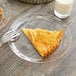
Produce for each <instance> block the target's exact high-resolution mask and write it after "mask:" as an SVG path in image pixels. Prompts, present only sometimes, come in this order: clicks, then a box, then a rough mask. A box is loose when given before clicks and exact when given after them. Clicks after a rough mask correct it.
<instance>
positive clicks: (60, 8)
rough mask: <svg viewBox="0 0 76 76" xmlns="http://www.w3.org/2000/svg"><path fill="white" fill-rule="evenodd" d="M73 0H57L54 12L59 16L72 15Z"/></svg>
mask: <svg viewBox="0 0 76 76" xmlns="http://www.w3.org/2000/svg"><path fill="white" fill-rule="evenodd" d="M72 5H73V0H55V9H54V14H55V15H56V16H57V17H59V18H66V17H68V16H70V14H71V10H72Z"/></svg>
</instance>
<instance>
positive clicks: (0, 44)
mask: <svg viewBox="0 0 76 76" xmlns="http://www.w3.org/2000/svg"><path fill="white" fill-rule="evenodd" d="M4 43H5V42H3V40H2V39H0V47H1V46H2V45H3V44H4Z"/></svg>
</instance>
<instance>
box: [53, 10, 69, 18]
mask: <svg viewBox="0 0 76 76" xmlns="http://www.w3.org/2000/svg"><path fill="white" fill-rule="evenodd" d="M54 14H55V15H56V16H57V17H59V18H61V19H63V18H67V17H69V16H70V14H66V15H62V14H60V13H58V12H56V11H55V10H54Z"/></svg>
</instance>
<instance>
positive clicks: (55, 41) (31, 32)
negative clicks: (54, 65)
mask: <svg viewBox="0 0 76 76" xmlns="http://www.w3.org/2000/svg"><path fill="white" fill-rule="evenodd" d="M22 32H23V33H24V35H25V36H26V37H27V38H28V39H29V40H30V42H31V43H32V44H33V46H34V47H35V49H36V50H37V52H38V53H39V54H40V55H41V56H42V57H46V56H48V55H49V54H51V53H52V52H54V50H55V49H56V48H57V47H58V45H59V44H60V41H61V38H62V34H63V30H59V31H56V30H55V31H48V30H44V29H25V28H22Z"/></svg>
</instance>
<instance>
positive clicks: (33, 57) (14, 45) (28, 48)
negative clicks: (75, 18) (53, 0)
mask: <svg viewBox="0 0 76 76" xmlns="http://www.w3.org/2000/svg"><path fill="white" fill-rule="evenodd" d="M23 27H24V28H32V29H36V28H41V29H47V30H49V31H53V30H60V29H63V30H64V33H63V37H62V40H61V43H60V45H59V47H58V48H57V49H56V50H55V52H54V53H52V54H50V55H49V56H48V57H46V58H42V57H41V56H40V55H39V54H38V53H37V51H36V49H35V48H34V47H33V45H32V44H31V43H30V41H29V40H28V39H27V38H26V37H25V36H24V35H23V33H22V32H21V28H23ZM9 30H16V31H19V32H20V33H21V35H20V37H19V38H18V40H16V41H14V42H9V46H10V48H11V49H12V51H13V52H14V53H15V54H16V55H17V56H19V57H20V58H22V59H24V60H27V61H30V62H34V63H46V62H51V61H54V60H57V59H58V58H60V57H62V56H63V55H64V54H65V53H66V52H67V51H68V49H69V47H70V43H71V34H70V30H69V29H68V27H67V25H66V24H65V23H63V22H62V21H61V20H60V19H58V18H56V17H54V16H53V15H48V14H45V13H40V14H38V13H33V14H30V15H29V14H27V15H25V14H23V15H21V16H20V17H18V18H17V19H16V20H15V21H14V22H13V24H12V25H11V27H10V29H9ZM67 53H68V52H67Z"/></svg>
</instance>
